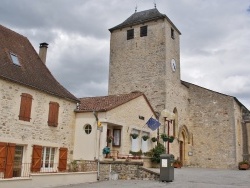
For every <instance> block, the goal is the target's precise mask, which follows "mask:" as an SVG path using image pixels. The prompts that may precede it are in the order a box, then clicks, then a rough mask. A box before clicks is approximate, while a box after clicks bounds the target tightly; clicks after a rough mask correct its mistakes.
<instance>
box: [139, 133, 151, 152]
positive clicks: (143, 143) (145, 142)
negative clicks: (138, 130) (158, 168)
mask: <svg viewBox="0 0 250 188" xmlns="http://www.w3.org/2000/svg"><path fill="white" fill-rule="evenodd" d="M143 136H147V137H148V138H149V133H146V132H144V133H143ZM143 136H142V139H141V150H142V152H143V153H145V152H148V150H149V149H148V139H146V140H144V139H143Z"/></svg>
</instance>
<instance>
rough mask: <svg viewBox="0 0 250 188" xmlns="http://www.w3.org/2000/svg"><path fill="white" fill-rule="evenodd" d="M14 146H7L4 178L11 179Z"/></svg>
mask: <svg viewBox="0 0 250 188" xmlns="http://www.w3.org/2000/svg"><path fill="white" fill-rule="evenodd" d="M15 148H16V145H15V144H8V149H7V158H6V169H5V174H4V178H12V177H13V167H14V155H15Z"/></svg>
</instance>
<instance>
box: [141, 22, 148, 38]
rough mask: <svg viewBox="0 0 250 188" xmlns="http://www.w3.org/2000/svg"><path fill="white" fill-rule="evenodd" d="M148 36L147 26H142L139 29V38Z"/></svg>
mask: <svg viewBox="0 0 250 188" xmlns="http://www.w3.org/2000/svg"><path fill="white" fill-rule="evenodd" d="M147 35H148V26H147V25H146V26H142V27H141V33H140V36H141V37H145V36H147Z"/></svg>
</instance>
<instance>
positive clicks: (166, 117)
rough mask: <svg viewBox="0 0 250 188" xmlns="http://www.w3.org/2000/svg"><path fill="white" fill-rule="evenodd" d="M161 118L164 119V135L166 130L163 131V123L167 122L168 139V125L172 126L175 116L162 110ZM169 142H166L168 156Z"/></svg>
mask: <svg viewBox="0 0 250 188" xmlns="http://www.w3.org/2000/svg"><path fill="white" fill-rule="evenodd" d="M161 117H163V118H164V130H163V131H164V133H165V132H166V129H165V122H167V125H168V137H169V132H170V123H171V124H172V122H173V120H174V119H175V114H174V113H172V112H169V111H168V110H166V109H165V110H163V111H162V112H161ZM169 150H170V149H169V141H168V150H167V153H168V154H169Z"/></svg>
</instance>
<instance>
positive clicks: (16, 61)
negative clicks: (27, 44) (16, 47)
mask: <svg viewBox="0 0 250 188" xmlns="http://www.w3.org/2000/svg"><path fill="white" fill-rule="evenodd" d="M10 57H11V60H12V62H13V63H14V64H15V65H19V66H20V63H19V60H18V57H17V56H16V55H14V54H12V53H11V54H10Z"/></svg>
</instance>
